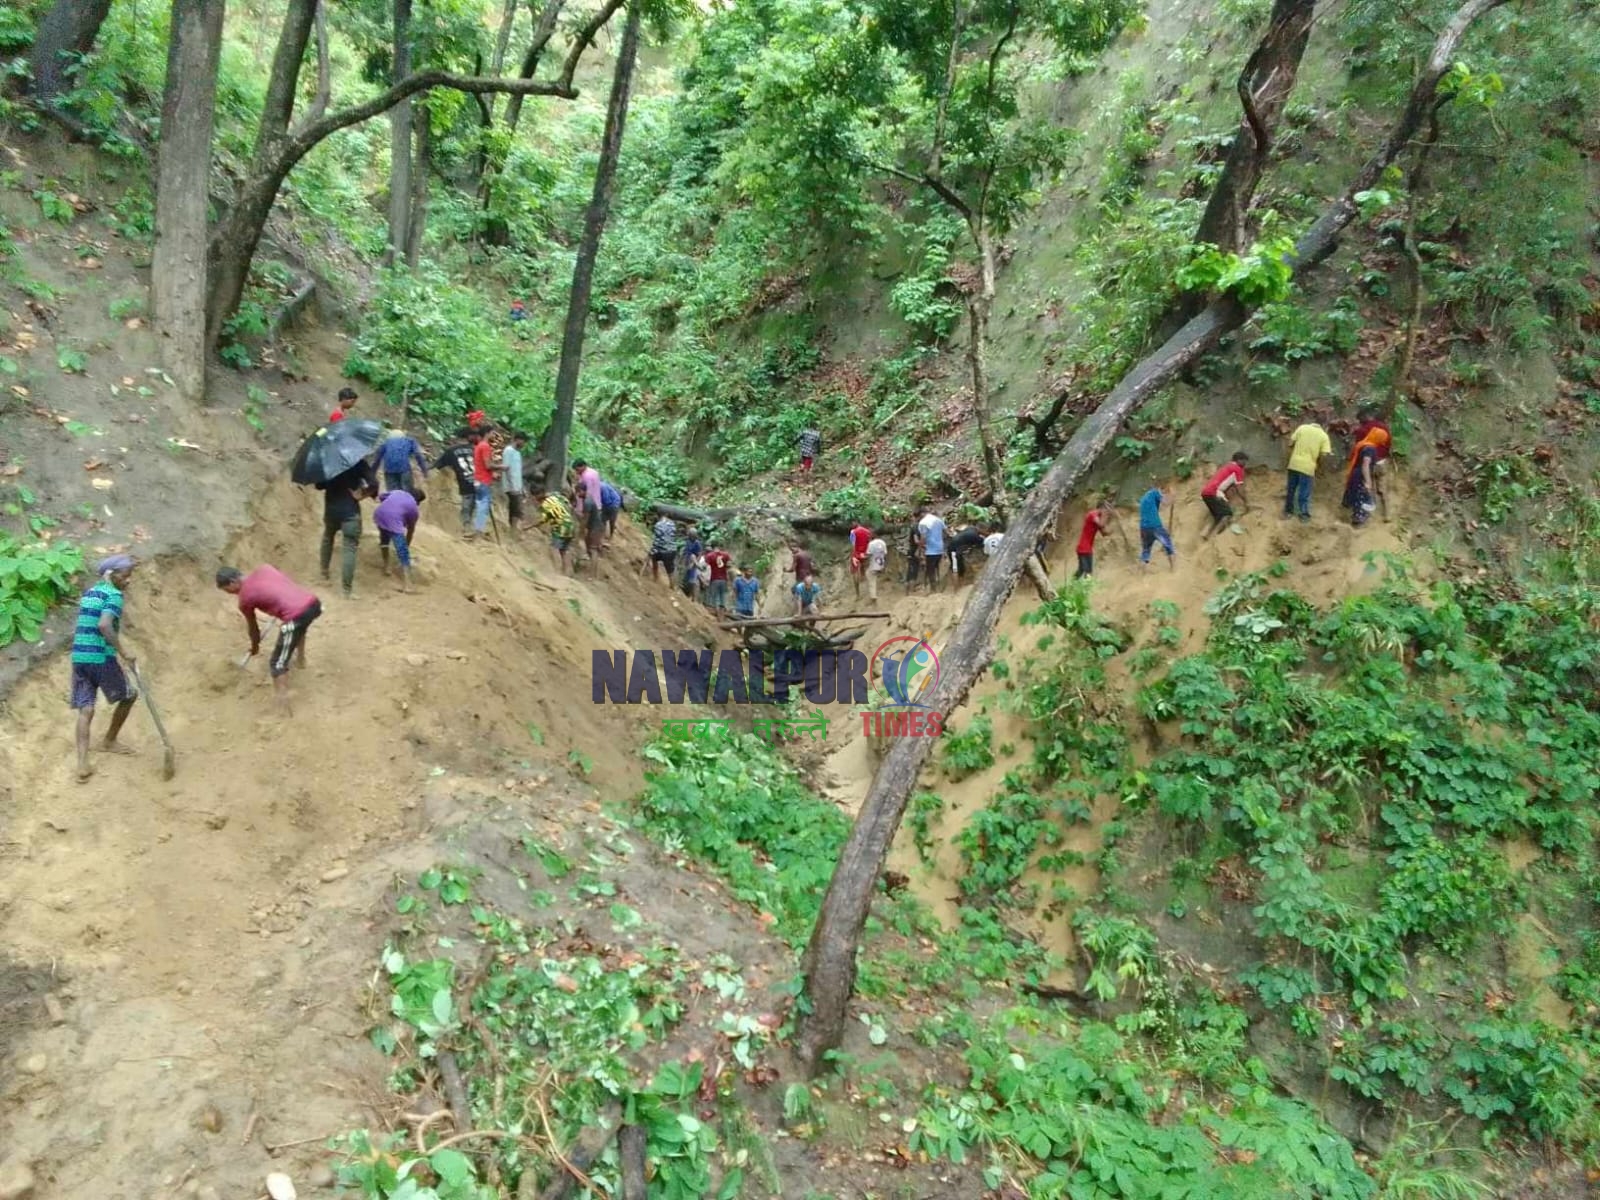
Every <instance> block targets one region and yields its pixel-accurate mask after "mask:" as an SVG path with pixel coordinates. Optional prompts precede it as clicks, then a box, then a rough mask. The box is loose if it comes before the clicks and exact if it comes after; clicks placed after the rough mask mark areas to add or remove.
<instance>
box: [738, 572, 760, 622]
mask: <svg viewBox="0 0 1600 1200" xmlns="http://www.w3.org/2000/svg"><path fill="white" fill-rule="evenodd" d="M760 592H761V580H759V579H757V578H756V577H755V572H754V571H752V570H751V569H750V568H749V567H740V568H739V575H738V577H737V578H736V579H735V580H734V581H733V611H734V615H735V616H740V617H754V616H755V615H756V596H757V595H759V594H760Z"/></svg>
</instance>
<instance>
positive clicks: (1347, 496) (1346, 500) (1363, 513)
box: [1340, 427, 1390, 527]
mask: <svg viewBox="0 0 1600 1200" xmlns="http://www.w3.org/2000/svg"><path fill="white" fill-rule="evenodd" d="M1389 441H1390V439H1389V433H1388V431H1387V430H1386V429H1383V428H1381V427H1375V428H1373V429H1371V430H1369V431H1368V432H1367V435H1366V436H1365V437H1363V438H1362V439H1361V440H1360V441H1359V442H1357V443H1356V446H1355V449H1354V450H1353V451H1351V454H1350V461H1349V463H1348V464H1346V466H1345V477H1344V497H1343V499H1341V500H1340V505H1341V506H1342V507H1344V508H1348V509H1349V510H1350V524H1352V525H1355V526H1358V527H1359V526H1361V525H1365V524H1366V523H1367V518H1368V517H1370V516H1371V515H1372V513H1373V510H1374V509H1376V508H1377V507H1378V504H1377V500H1376V494H1377V486H1378V485H1377V482H1376V473H1377V466H1378V462H1379V461H1380V460H1381V458H1382V457H1383V455H1384V454H1386V453H1387V452H1388V449H1389Z"/></svg>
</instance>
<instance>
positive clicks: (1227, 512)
mask: <svg viewBox="0 0 1600 1200" xmlns="http://www.w3.org/2000/svg"><path fill="white" fill-rule="evenodd" d="M1249 462H1250V456H1249V455H1248V454H1246V453H1245V452H1244V451H1243V450H1240V451H1239V452H1238V453H1237V454H1235V455H1234V456H1233V457H1232V458H1231V459H1229V460H1228V462H1227V463H1225V464H1224V465H1223V467H1222V469H1221V470H1220V471H1218V472H1217V473H1216V474H1215V475H1213V476H1212V477H1211V480H1210V482H1208V483H1207V484H1206V485H1205V487H1203V488H1201V489H1200V499H1202V500H1204V501H1205V503H1206V511H1207V512H1209V513H1210V514H1211V524H1210V525H1209V526H1208V527H1207V528H1206V531H1205V532H1204V533H1202V534H1201V535H1200V540H1201V541H1206V540H1208V539H1209V538H1210V537H1211V535H1212V534H1213V533H1215V532H1216V531H1217V530H1219V529H1221V528H1222V527H1223V526H1224V525H1226V524H1227V523H1228V522H1229V521H1231V520H1233V505H1232V504H1230V503H1229V502H1228V489H1229V488H1233V489H1235V491H1236V494H1237V495H1238V497H1239V503H1240V504H1242V505H1243V506H1244V511H1245V512H1249V511H1250V501H1249V500H1248V499H1246V497H1245V494H1244V469H1245V467H1246V466H1247V465H1249Z"/></svg>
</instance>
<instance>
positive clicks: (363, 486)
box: [317, 459, 378, 599]
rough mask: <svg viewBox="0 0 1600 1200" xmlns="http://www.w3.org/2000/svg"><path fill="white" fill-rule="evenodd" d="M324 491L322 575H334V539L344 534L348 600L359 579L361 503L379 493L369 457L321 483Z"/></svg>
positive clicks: (345, 581)
mask: <svg viewBox="0 0 1600 1200" xmlns="http://www.w3.org/2000/svg"><path fill="white" fill-rule="evenodd" d="M317 487H318V488H319V489H321V491H322V560H321V561H322V578H323V579H328V578H329V577H330V569H331V567H332V566H333V538H334V535H335V534H342V535H343V536H344V562H343V564H342V567H341V572H340V575H341V580H340V581H341V582H342V583H343V585H344V594H345V597H346V599H348V598H349V596H350V590H351V588H352V586H354V584H355V580H356V547H357V546H358V545H359V544H360V542H361V502H362V501H363V500H365V499H367V498H369V497H372V496H376V495H377V494H378V481H377V479H376V478H374V477H373V474H372V464H371V463H369V462H367V461H366V460H365V459H363V460H362V461H360V462H358V463H356V465H355V466H353V467H351V468H350V469H349V470H347V471H345V472H344V474H342V475H336V476H335V477H334V478H332V479H330V480H328V482H327V483H319V484H317Z"/></svg>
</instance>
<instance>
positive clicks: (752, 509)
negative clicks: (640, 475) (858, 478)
mask: <svg viewBox="0 0 1600 1200" xmlns="http://www.w3.org/2000/svg"><path fill="white" fill-rule="evenodd" d="M647 507H648V508H649V510H650V511H651V512H653V513H656V514H658V515H659V516H663V517H671V518H672V519H673V520H674V521H693V522H694V523H695V524H697V525H725V524H727V523H728V522H729V521H732V520H734V519H736V518H738V517H762V518H765V519H766V520H769V521H782V522H783V523H784V524H785V525H790V526H793V527H794V528H795V529H805V530H811V531H814V532H816V533H849V532H850V530H851V529H852V528H853V527H854V525H855V522H854V521H853V520H851V519H850V518H849V517H841V516H835V515H833V514H831V513H807V512H793V511H790V510H788V509H782V508H764V507H761V506H759V505H750V506H747V507H744V508H685V507H684V506H683V505H681V504H663V503H661V502H659V501H657V502H654V503H651V504H650V505H648V506H647Z"/></svg>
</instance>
